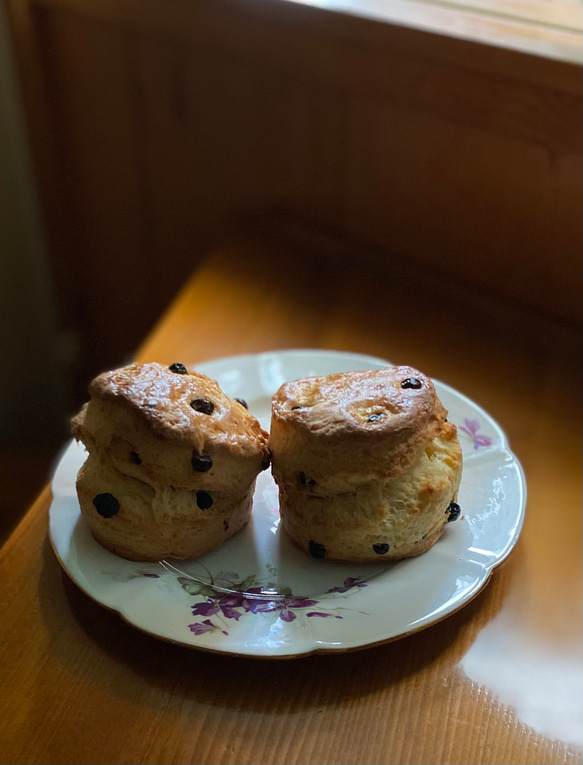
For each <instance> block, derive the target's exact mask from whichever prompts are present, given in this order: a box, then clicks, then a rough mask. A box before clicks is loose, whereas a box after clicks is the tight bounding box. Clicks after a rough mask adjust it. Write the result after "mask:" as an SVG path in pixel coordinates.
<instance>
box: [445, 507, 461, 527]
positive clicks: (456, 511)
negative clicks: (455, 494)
mask: <svg viewBox="0 0 583 765" xmlns="http://www.w3.org/2000/svg"><path fill="white" fill-rule="evenodd" d="M461 511H462V509H461V507H460V506H459V505H458V503H457V502H450V503H449V507H448V508H447V510H446V513H449V516H448V519H447V522H448V523H451V522H452V521H457V519H458V518H459V517H460V513H461Z"/></svg>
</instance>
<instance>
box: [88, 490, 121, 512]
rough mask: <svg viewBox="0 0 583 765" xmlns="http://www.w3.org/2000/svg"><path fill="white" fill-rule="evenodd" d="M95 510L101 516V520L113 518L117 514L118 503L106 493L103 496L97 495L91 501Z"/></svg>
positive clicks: (111, 495)
mask: <svg viewBox="0 0 583 765" xmlns="http://www.w3.org/2000/svg"><path fill="white" fill-rule="evenodd" d="M93 504H94V506H95V509H96V510H97V512H98V513H99V515H101V517H102V518H113V516H114V515H117V514H118V512H119V502H118V500H117V499H116V498H115V497H114V496H113V494H109V493H107V492H105V493H103V494H97V496H96V497H95V498H94V499H93Z"/></svg>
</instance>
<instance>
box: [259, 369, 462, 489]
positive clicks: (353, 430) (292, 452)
mask: <svg viewBox="0 0 583 765" xmlns="http://www.w3.org/2000/svg"><path fill="white" fill-rule="evenodd" d="M411 380H414V381H417V383H415V384H418V385H419V387H403V383H405V382H406V381H411ZM446 416H447V412H446V410H445V408H444V406H443V405H442V403H441V401H440V400H439V398H438V397H437V395H436V392H435V386H434V385H433V382H432V381H431V379H430V378H429V377H427V376H426V375H424V374H423V373H422V372H420V371H419V370H417V369H414V368H413V367H409V366H400V367H386V368H382V369H375V370H370V371H362V372H345V373H339V374H332V375H327V376H320V377H311V378H306V379H303V380H295V381H293V382H289V383H285V384H284V385H282V386H281V387H280V388H279V390H278V391H277V392H276V394H275V396H274V397H273V399H272V418H271V435H270V443H271V448H272V452H273V472H274V475H275V477H276V480H278V482H279V481H284V482H285V481H286V480H288V476H289V475H290V474H293V473H297V472H300V471H303V472H305V473H306V470H308V473H306V475H307V477H308V479H309V480H313V481H315V483H316V484H318V485H319V486H320V487H321V488H322V490H323V491H342V490H345V489H348V488H350V484H351V483H359V482H368V481H370V480H373V479H380V478H391V477H395V476H398V475H402V474H403V473H405V472H406V471H407V469H408V467H409V465H410V464H411V462H412V461H413V459H414V457H415V454H416V452H417V449H418V448H419V446H420V445H421V444H423V443H427V442H429V441H430V440H431V439H432V438H435V437H436V436H437V435H438V434H439V433H440V431H441V428H442V425H443V423H444V421H445V419H446Z"/></svg>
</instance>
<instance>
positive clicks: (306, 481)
mask: <svg viewBox="0 0 583 765" xmlns="http://www.w3.org/2000/svg"><path fill="white" fill-rule="evenodd" d="M298 478H299V480H300V483H301V484H302V486H315V485H316V482H315V481H314V479H313V478H308V477H307V476H306V474H305V473H304V471H303V470H301V471H300V472H299V473H298Z"/></svg>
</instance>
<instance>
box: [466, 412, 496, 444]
mask: <svg viewBox="0 0 583 765" xmlns="http://www.w3.org/2000/svg"><path fill="white" fill-rule="evenodd" d="M459 429H460V430H462V431H463V432H464V433H465V434H466V435H467V436H469V437H470V438H471V439H472V443H473V445H474V449H479V448H480V446H491V444H492V439H491V438H490V436H485V435H483V434H482V433H478V431H479V430H480V423H479V422H478V420H468V419H467V418H466V419H464V424H463V425H460V426H459Z"/></svg>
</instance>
